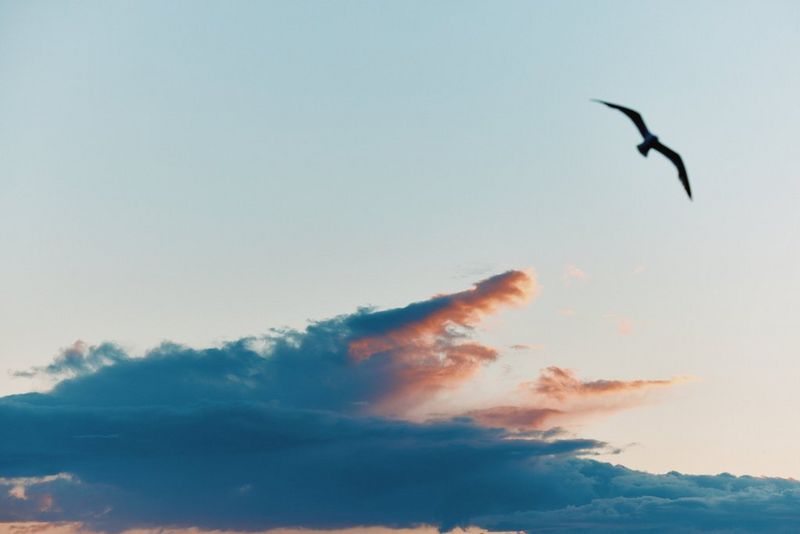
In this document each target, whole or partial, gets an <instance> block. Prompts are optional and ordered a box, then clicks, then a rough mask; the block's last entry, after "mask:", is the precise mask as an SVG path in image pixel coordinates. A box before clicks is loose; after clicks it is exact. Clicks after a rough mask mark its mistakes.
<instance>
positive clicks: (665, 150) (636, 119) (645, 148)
mask: <svg viewBox="0 0 800 534" xmlns="http://www.w3.org/2000/svg"><path fill="white" fill-rule="evenodd" d="M593 100H594V102H599V103H601V104H605V105H606V106H608V107H610V108H614V109H617V110H619V111H621V112H623V113H624V114H625V115H627V116H628V118H629V119H630V120H632V121H633V123H634V124H635V125H636V128H638V129H639V133H640V134H642V137H644V142H643V143H642V144H640V145H637V146H636V148H638V149H639V152H641V154H642V156H644V157H647V153H648V152H649V151H650V149H651V148H653V149H655V150H656V151H657V152H661V153H662V154H664V156H666V157H667V159H668V160H670V161H671V162H672V163H673V164H674V165H675V167H677V168H678V178H680V180H681V183H682V184H683V188H684V189H686V194H687V195H689V200H691V199H692V188H691V187H690V186H689V176H688V175H687V174H686V167H685V166H684V164H683V160H682V159H681V157H680V155H679V154H678V153H677V152H675V151H674V150H672V149H671V148H669V147H668V146H666V145H664V144H662V143H661V141H659V140H658V137H656V136H655V135H653V133H652V132H651V131H650V130H648V129H647V126H646V125H645V123H644V119H642V116H641V115H640V114H639V112H638V111H634V110H632V109H630V108H626V107H624V106H620V105H617V104H612V103H611V102H606V101H605V100H597V99H593Z"/></svg>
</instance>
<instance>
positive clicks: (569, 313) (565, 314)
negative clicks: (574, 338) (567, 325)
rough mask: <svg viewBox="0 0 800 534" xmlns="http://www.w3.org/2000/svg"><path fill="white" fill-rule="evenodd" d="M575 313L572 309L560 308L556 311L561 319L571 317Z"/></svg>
mask: <svg viewBox="0 0 800 534" xmlns="http://www.w3.org/2000/svg"><path fill="white" fill-rule="evenodd" d="M575 313H576V311H575V310H574V309H573V308H561V309H560V310H558V314H559V315H560V316H562V317H572V316H573V315H575Z"/></svg>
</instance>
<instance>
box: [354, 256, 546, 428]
mask: <svg viewBox="0 0 800 534" xmlns="http://www.w3.org/2000/svg"><path fill="white" fill-rule="evenodd" d="M535 291H536V280H535V279H534V277H533V275H532V273H530V272H525V271H508V272H506V273H503V274H500V275H497V276H493V277H491V278H488V279H486V280H483V281H482V282H479V283H478V284H476V285H475V286H474V287H473V288H472V289H469V290H467V291H462V292H459V293H453V294H450V295H438V296H435V297H433V298H431V299H430V300H427V301H423V302H418V303H414V304H410V305H409V306H406V307H405V308H400V309H396V310H388V311H383V312H380V311H379V312H374V313H373V314H370V315H369V316H366V317H364V318H363V319H362V320H354V321H351V323H350V324H351V327H352V328H354V330H355V331H356V335H355V337H354V339H353V340H352V341H350V343H349V353H350V355H351V356H352V357H353V358H354V359H355V361H356V362H361V361H364V360H366V359H369V358H373V357H379V358H381V359H382V360H384V361H386V362H388V363H390V365H391V366H392V368H393V369H394V376H393V380H392V381H391V390H387V394H386V395H385V397H384V398H383V399H381V400H380V402H379V403H378V405H377V406H378V409H379V410H380V411H381V412H384V413H393V414H398V413H399V412H401V411H402V410H403V409H404V408H405V407H407V406H408V405H414V404H419V403H420V401H421V400H425V399H427V398H429V397H431V396H432V395H434V394H435V393H436V392H437V391H439V390H441V389H443V388H449V387H454V386H457V385H459V384H461V383H463V382H464V381H466V380H468V379H469V378H471V377H472V376H473V375H474V374H475V372H477V370H478V369H479V368H480V367H481V366H482V365H485V364H487V363H490V362H493V361H495V360H496V359H497V358H498V356H499V352H498V351H497V350H495V349H494V348H492V347H488V346H486V345H482V344H480V343H477V342H475V341H471V340H469V339H468V334H469V332H470V330H471V329H472V328H473V327H474V326H476V325H477V324H478V322H479V321H480V320H481V319H482V318H483V317H485V316H486V315H489V314H492V313H495V312H497V311H498V310H499V309H500V308H502V307H507V306H519V305H522V304H525V303H526V302H528V301H529V300H530V298H531V297H532V296H533V295H534V294H535ZM359 331H363V332H364V334H361V335H359Z"/></svg>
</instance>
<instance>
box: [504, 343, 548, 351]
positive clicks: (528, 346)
mask: <svg viewBox="0 0 800 534" xmlns="http://www.w3.org/2000/svg"><path fill="white" fill-rule="evenodd" d="M508 348H510V349H512V350H542V349H543V348H544V345H542V344H541V343H534V344H529V343H516V344H514V345H510V346H509V347H508Z"/></svg>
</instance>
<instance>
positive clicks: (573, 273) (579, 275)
mask: <svg viewBox="0 0 800 534" xmlns="http://www.w3.org/2000/svg"><path fill="white" fill-rule="evenodd" d="M588 278H589V276H588V275H587V274H586V272H584V270H583V269H581V268H579V267H577V266H575V265H566V266H565V267H564V282H565V283H566V284H567V285H569V284H570V283H571V282H575V281H577V282H583V281H585V280H587V279H588Z"/></svg>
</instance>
